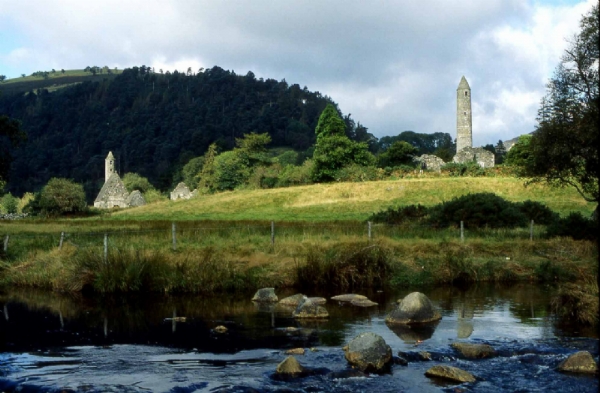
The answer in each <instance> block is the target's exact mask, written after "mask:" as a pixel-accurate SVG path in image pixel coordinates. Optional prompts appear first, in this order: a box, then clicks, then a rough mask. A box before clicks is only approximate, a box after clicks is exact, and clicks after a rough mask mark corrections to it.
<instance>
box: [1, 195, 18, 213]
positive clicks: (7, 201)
mask: <svg viewBox="0 0 600 393" xmlns="http://www.w3.org/2000/svg"><path fill="white" fill-rule="evenodd" d="M17 206H18V199H17V198H15V197H14V196H12V194H11V193H8V194H5V195H4V196H3V197H2V199H0V211H1V212H2V213H4V214H13V213H16V212H17Z"/></svg>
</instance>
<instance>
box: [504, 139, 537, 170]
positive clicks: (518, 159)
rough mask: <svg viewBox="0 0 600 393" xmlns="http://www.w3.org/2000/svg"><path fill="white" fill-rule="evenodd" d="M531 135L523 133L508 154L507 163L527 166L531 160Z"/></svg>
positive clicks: (522, 166)
mask: <svg viewBox="0 0 600 393" xmlns="http://www.w3.org/2000/svg"><path fill="white" fill-rule="evenodd" d="M531 139H532V136H531V135H521V136H520V137H519V140H518V141H517V143H515V144H514V146H513V147H512V148H511V149H510V150H509V151H508V153H507V154H506V161H505V164H506V165H511V166H515V167H519V168H523V169H524V168H525V167H527V166H528V165H529V163H530V161H531V153H532V152H531Z"/></svg>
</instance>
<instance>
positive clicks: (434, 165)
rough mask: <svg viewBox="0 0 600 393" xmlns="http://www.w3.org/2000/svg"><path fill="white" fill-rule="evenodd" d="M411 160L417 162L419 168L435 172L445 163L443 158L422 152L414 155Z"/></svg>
mask: <svg viewBox="0 0 600 393" xmlns="http://www.w3.org/2000/svg"><path fill="white" fill-rule="evenodd" d="M413 161H414V162H416V163H417V164H419V168H420V169H426V170H428V171H436V172H440V171H441V168H442V167H443V166H444V164H446V163H445V162H444V160H442V159H441V158H439V157H438V156H434V155H431V154H423V155H422V156H420V157H416V158H415V159H414V160H413Z"/></svg>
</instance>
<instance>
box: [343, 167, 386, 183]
mask: <svg viewBox="0 0 600 393" xmlns="http://www.w3.org/2000/svg"><path fill="white" fill-rule="evenodd" d="M382 175H383V171H382V170H379V169H377V168H375V167H374V166H362V165H358V164H351V165H348V166H346V167H344V168H342V169H340V170H338V171H337V173H336V175H335V180H336V181H343V182H361V181H373V180H379V179H380V178H381V177H382Z"/></svg>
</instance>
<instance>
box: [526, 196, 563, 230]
mask: <svg viewBox="0 0 600 393" xmlns="http://www.w3.org/2000/svg"><path fill="white" fill-rule="evenodd" d="M519 210H520V211H521V213H523V214H524V215H525V217H527V220H528V221H531V220H533V221H534V222H535V223H536V224H541V225H548V224H551V223H553V222H554V221H556V220H557V219H558V214H557V213H555V212H553V211H552V210H550V208H549V207H548V206H546V205H544V204H542V203H540V202H534V201H530V200H527V201H525V202H522V203H520V204H519Z"/></svg>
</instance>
